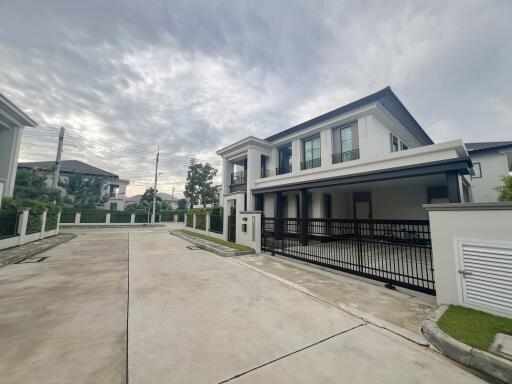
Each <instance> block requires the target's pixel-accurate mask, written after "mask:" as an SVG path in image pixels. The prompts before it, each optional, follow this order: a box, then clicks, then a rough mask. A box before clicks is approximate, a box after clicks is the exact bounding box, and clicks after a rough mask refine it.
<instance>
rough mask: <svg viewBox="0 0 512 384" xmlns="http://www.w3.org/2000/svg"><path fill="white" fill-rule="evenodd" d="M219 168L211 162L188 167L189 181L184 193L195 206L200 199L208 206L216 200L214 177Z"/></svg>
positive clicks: (204, 205)
mask: <svg viewBox="0 0 512 384" xmlns="http://www.w3.org/2000/svg"><path fill="white" fill-rule="evenodd" d="M215 175H217V170H216V169H215V168H213V167H212V166H211V165H210V164H208V163H205V164H201V163H198V164H194V165H191V166H190V167H189V168H188V173H187V182H186V184H185V192H184V195H185V197H186V198H188V200H189V202H190V205H191V206H193V205H194V204H197V203H198V202H199V201H201V203H202V204H203V207H206V205H207V204H211V203H213V202H214V201H215V194H216V189H215V187H214V186H213V178H214V177H215Z"/></svg>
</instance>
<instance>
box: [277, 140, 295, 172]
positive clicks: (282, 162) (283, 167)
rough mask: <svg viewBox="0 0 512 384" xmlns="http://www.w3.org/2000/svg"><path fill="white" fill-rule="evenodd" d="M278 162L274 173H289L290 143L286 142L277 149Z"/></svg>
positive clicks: (290, 166) (290, 163) (290, 169)
mask: <svg viewBox="0 0 512 384" xmlns="http://www.w3.org/2000/svg"><path fill="white" fill-rule="evenodd" d="M278 157H279V159H278V160H279V162H278V165H277V169H276V175H281V174H283V173H289V172H291V171H292V144H291V143H290V144H287V145H285V146H283V147H281V148H279V151H278Z"/></svg>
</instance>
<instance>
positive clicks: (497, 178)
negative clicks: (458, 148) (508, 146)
mask: <svg viewBox="0 0 512 384" xmlns="http://www.w3.org/2000/svg"><path fill="white" fill-rule="evenodd" d="M471 161H473V164H474V163H480V168H481V171H482V178H474V177H473V178H470V183H471V194H472V196H473V201H474V202H490V201H497V200H498V195H499V193H498V191H497V190H496V187H498V186H499V185H502V184H503V182H502V181H501V178H502V177H503V176H507V175H508V174H509V166H508V161H507V155H506V154H505V153H498V152H497V151H496V152H494V151H493V152H484V153H480V154H478V153H477V154H471Z"/></svg>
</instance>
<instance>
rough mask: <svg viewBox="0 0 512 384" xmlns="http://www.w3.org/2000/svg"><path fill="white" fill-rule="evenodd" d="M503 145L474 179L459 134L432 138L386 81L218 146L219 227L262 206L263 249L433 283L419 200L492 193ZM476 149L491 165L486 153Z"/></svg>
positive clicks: (235, 232)
mask: <svg viewBox="0 0 512 384" xmlns="http://www.w3.org/2000/svg"><path fill="white" fill-rule="evenodd" d="M511 147H512V146H511ZM499 153H500V156H502V158H500V159H501V160H500V161H501V168H500V169H499V170H498V171H496V173H497V174H496V175H494V174H493V173H492V172H491V171H489V173H488V177H489V179H488V180H489V181H488V182H486V183H485V185H481V186H480V185H477V184H474V182H475V180H476V179H473V178H472V177H474V175H475V173H474V170H473V162H472V156H471V155H470V153H469V152H468V148H467V147H466V145H465V144H464V142H463V141H462V140H454V141H449V142H444V143H434V142H433V141H432V140H431V138H430V137H429V136H428V135H427V133H426V132H425V131H424V130H423V129H422V127H421V126H420V125H419V124H418V123H417V121H416V120H415V119H414V117H413V116H412V115H411V114H410V113H409V112H408V110H407V109H406V107H405V106H404V105H403V104H402V102H401V101H400V100H399V99H398V97H397V96H396V95H395V94H394V93H393V91H392V90H391V88H390V87H387V88H385V89H383V90H381V91H378V92H376V93H374V94H371V95H369V96H366V97H364V98H362V99H360V100H357V101H354V102H352V103H350V104H347V105H345V106H343V107H341V108H338V109H336V110H333V111H331V112H328V113H326V114H323V115H321V116H318V117H315V118H313V119H311V120H309V121H306V122H304V123H301V124H298V125H297V126H294V127H292V128H289V129H287V130H284V131H282V132H279V133H277V134H275V135H272V136H270V137H267V138H266V139H260V138H256V137H247V138H245V139H243V140H240V141H238V142H236V143H233V144H231V145H229V146H227V147H225V148H222V149H220V150H219V151H217V154H218V155H220V156H221V157H222V159H223V169H222V175H223V187H222V197H221V198H222V200H223V205H224V207H225V209H224V215H225V217H224V236H225V238H226V239H228V240H232V241H235V240H236V239H237V238H238V237H239V232H240V231H245V230H246V228H247V224H246V223H242V222H241V220H242V219H243V220H247V218H245V216H244V215H245V214H244V213H243V212H257V211H261V212H263V224H262V230H261V232H262V249H263V250H267V251H270V252H272V253H274V252H275V253H279V254H282V255H285V256H290V257H294V258H298V259H300V260H303V261H309V262H313V263H316V264H320V265H324V266H328V267H331V268H336V269H341V270H344V271H349V272H351V273H356V274H360V275H363V276H365V277H370V278H373V279H377V280H381V281H385V282H388V283H389V282H390V284H394V285H401V286H404V287H407V288H412V289H418V290H422V291H424V292H427V293H433V292H435V288H434V281H433V275H432V264H431V255H430V248H429V244H430V240H429V237H430V232H429V229H428V214H427V212H426V210H425V209H424V208H423V204H430V203H460V202H470V201H481V200H480V199H493V201H495V200H496V198H497V195H496V193H493V194H489V191H488V189H489V188H490V186H491V185H492V187H493V188H495V187H496V186H497V185H498V184H499V183H498V181H497V180H498V177H497V176H498V175H503V174H505V173H508V170H509V169H510V157H509V156H510V154H509V152H507V151H506V150H500V152H499ZM474 156H476V158H478V159H479V160H481V163H482V164H483V165H482V166H483V169H485V168H487V165H486V164H487V163H486V160H484V159H483V158H484V157H485V156H487V155H484V154H483V153H477V152H475V153H474ZM484 163H485V165H484ZM505 164H507V167H508V170H505V168H506V167H505ZM489 168H492V165H491V164H490V163H489ZM493 172H494V171H493ZM473 188H474V190H473ZM486 190H487V191H486ZM494 192H495V191H494ZM361 239H363V240H361ZM342 243H343V244H344V245H343V246H341V244H342ZM265 244H266V245H265ZM347 244H348V245H347ZM326 247H327V248H326ZM376 247H380V249H379V250H378V251H377V250H376V249H375V248H376ZM265 248H266V249H265ZM347 252H348V253H347ZM386 252H387V253H389V254H394V255H395V256H394V257H390V258H389V259H386V260H387V261H386V263H389V264H390V265H391V264H393V270H391V269H390V268H391V266H387V265H385V263H384V261H382V260H381V259H380V258H379V257H380V256H379V257H377V256H378V255H382V254H384V253H386ZM326 255H330V256H326ZM344 258H345V259H344ZM361 260H363V262H361ZM364 260H366V261H364ZM397 260H398V261H397ZM400 260H401V263H402V264H401V265H398V264H397V263H399V261H400ZM409 264H410V265H409ZM418 265H419V266H420V267H419V268H418ZM415 268H416V271H413V270H414V269H415ZM404 269H407V270H409V269H410V270H411V271H409V272H408V273H406V272H405V270H404ZM397 270H400V271H401V272H400V273H398V272H397ZM411 280H412V281H413V283H411Z"/></svg>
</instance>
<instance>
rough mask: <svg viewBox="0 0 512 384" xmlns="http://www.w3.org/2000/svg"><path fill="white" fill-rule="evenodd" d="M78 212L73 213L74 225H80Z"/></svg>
mask: <svg viewBox="0 0 512 384" xmlns="http://www.w3.org/2000/svg"><path fill="white" fill-rule="evenodd" d="M80 215H81V213H80V212H76V213H75V224H80Z"/></svg>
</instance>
